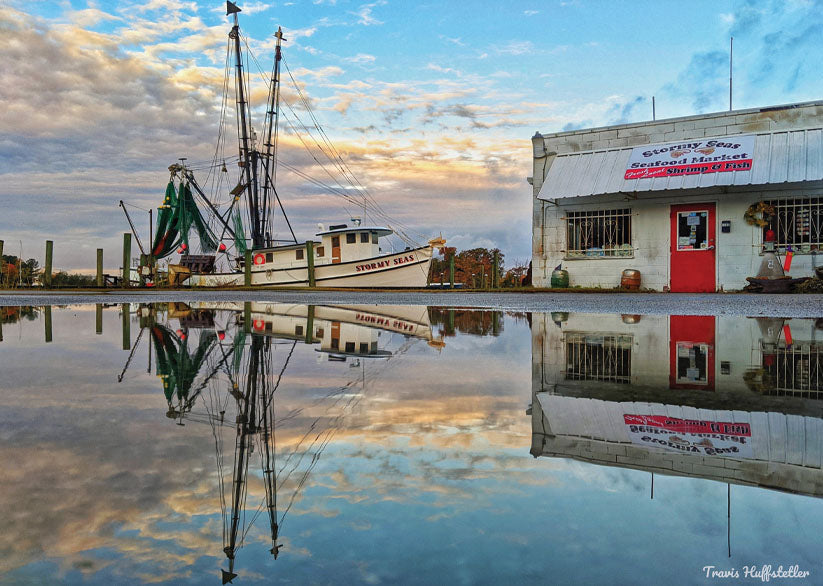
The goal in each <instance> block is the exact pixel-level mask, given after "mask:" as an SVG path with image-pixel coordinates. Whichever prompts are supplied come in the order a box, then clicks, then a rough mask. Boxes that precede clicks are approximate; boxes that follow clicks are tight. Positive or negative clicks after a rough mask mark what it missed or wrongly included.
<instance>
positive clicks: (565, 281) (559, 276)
mask: <svg viewBox="0 0 823 586" xmlns="http://www.w3.org/2000/svg"><path fill="white" fill-rule="evenodd" d="M551 283H552V287H554V288H559V289H565V288H566V287H568V286H569V271H567V270H564V269H555V270H553V271H552V281H551Z"/></svg>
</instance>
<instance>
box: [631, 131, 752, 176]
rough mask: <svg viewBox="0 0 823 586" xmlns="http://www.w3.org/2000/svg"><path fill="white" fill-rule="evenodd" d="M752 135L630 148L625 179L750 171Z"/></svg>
mask: <svg viewBox="0 0 823 586" xmlns="http://www.w3.org/2000/svg"><path fill="white" fill-rule="evenodd" d="M753 153H754V135H753V134H746V135H742V136H731V137H725V138H703V139H686V140H682V141H679V142H672V143H667V144H658V145H644V146H639V147H635V148H634V149H632V154H631V156H630V157H629V163H628V165H627V166H626V174H625V175H624V176H623V178H624V179H645V178H647V177H677V176H679V175H701V174H703V173H722V172H724V171H750V170H751V168H752V154H753Z"/></svg>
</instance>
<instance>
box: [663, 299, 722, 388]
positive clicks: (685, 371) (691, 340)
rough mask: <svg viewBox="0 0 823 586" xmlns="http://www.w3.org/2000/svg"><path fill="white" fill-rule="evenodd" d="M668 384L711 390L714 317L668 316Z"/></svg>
mask: <svg viewBox="0 0 823 586" xmlns="http://www.w3.org/2000/svg"><path fill="white" fill-rule="evenodd" d="M669 387H670V388H672V389H704V390H707V391H713V390H714V316H713V315H672V316H669Z"/></svg>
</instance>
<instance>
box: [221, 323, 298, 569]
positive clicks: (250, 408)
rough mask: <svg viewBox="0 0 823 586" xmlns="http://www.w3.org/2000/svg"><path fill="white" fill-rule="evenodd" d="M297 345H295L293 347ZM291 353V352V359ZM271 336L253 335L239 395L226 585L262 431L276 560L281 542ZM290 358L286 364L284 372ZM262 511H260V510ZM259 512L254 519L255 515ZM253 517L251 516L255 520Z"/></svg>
mask: <svg viewBox="0 0 823 586" xmlns="http://www.w3.org/2000/svg"><path fill="white" fill-rule="evenodd" d="M293 349H294V346H292V350H293ZM290 357H291V354H289V358H290ZM270 365H271V338H267V337H264V336H258V335H253V336H252V339H251V346H250V348H249V356H248V368H247V378H246V388H245V392H244V393H243V394H242V395H240V396H239V397H238V411H239V415H238V416H237V438H236V441H235V462H234V471H233V479H232V501H231V521H230V523H229V527H228V544H227V545H226V546H225V547H224V548H223V551H224V553H225V554H226V557H227V558H228V560H229V569H228V571H226V570H221V572H222V580H223V584H226V583H227V582H231V580H233V579H234V578H235V577H237V574H235V573H234V559H235V554H236V553H237V549H239V548H240V547H242V545H243V539H244V537H245V534H246V529H245V528H244V529H243V530H242V531H241V527H240V516H241V513H242V512H244V511H245V508H246V507H245V503H246V497H247V495H248V482H247V478H248V471H249V457H250V455H251V453H252V452H253V451H254V446H253V444H252V439H253V437H254V436H255V435H256V434H258V433H259V438H260V459H261V465H262V470H263V480H264V485H265V492H266V498H265V506H266V510H267V513H268V517H269V525H270V529H271V542H272V545H271V549H270V550H269V551H270V552H271V553H272V555H273V556H274V558H275V559H277V555H278V553H279V552H280V547H281V545H280V544H278V543H277V539H278V533H279V522H278V519H277V474H276V470H275V463H274V461H275V455H276V454H275V441H274V424H275V420H274V396H273V395H274V392H275V391H276V390H277V387H278V385H279V382H280V377H282V374H283V372H282V371H281V373H280V377H278V379H277V382H276V383H275V384H274V385H271V384H270V372H269V366H270ZM287 365H288V359H287V360H286V364H285V365H284V366H283V371H285V369H286V366H287ZM258 512H259V511H258ZM256 516H257V515H256V514H255V516H254V518H256ZM253 522H254V519H252V523H253Z"/></svg>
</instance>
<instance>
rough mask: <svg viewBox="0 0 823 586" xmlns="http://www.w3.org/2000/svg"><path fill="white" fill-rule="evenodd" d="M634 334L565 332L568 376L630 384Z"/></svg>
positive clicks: (570, 378) (569, 378)
mask: <svg viewBox="0 0 823 586" xmlns="http://www.w3.org/2000/svg"><path fill="white" fill-rule="evenodd" d="M633 340H634V338H633V336H626V335H612V334H605V335H585V334H575V333H569V334H567V335H566V380H597V381H605V382H613V383H619V384H624V385H625V384H629V383H630V382H631V376H632V343H633Z"/></svg>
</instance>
